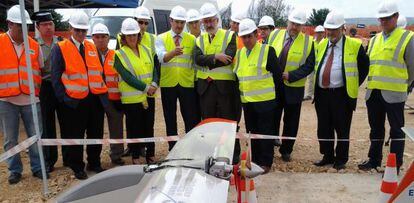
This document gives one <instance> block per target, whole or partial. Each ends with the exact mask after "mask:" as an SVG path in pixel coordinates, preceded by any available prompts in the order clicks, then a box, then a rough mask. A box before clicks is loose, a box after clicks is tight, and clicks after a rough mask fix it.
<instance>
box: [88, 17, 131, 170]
mask: <svg viewBox="0 0 414 203" xmlns="http://www.w3.org/2000/svg"><path fill="white" fill-rule="evenodd" d="M109 35H110V33H109V30H108V27H106V25H104V24H102V23H97V24H95V25H94V26H93V28H92V40H93V43H94V44H95V46H96V49H97V51H98V55H99V59H100V63H101V66H102V67H103V72H104V75H105V83H106V86H107V87H108V99H109V104H108V105H107V106H106V107H105V108H104V109H105V114H106V116H107V118H108V119H107V120H108V128H109V138H111V139H122V138H124V136H123V134H124V122H123V121H124V112H123V110H122V107H121V105H122V104H121V94H120V92H119V89H118V81H119V76H118V73H117V72H116V71H115V69H114V67H113V65H114V56H115V51H114V50H110V49H108V43H109ZM110 148H111V152H110V155H109V156H110V158H111V162H112V164H114V165H118V166H122V165H124V164H125V162H124V161H123V160H122V158H121V156H122V154H123V153H124V146H123V144H111V146H110Z"/></svg>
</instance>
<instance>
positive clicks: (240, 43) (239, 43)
mask: <svg viewBox="0 0 414 203" xmlns="http://www.w3.org/2000/svg"><path fill="white" fill-rule="evenodd" d="M236 44H237V49H242V48H243V47H244V44H243V41H242V39H241V37H239V36H237V37H236Z"/></svg>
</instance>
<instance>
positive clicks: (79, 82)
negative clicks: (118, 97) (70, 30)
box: [57, 39, 108, 99]
mask: <svg viewBox="0 0 414 203" xmlns="http://www.w3.org/2000/svg"><path fill="white" fill-rule="evenodd" d="M57 44H58V46H59V48H60V50H61V52H62V56H63V59H64V63H65V71H64V72H63V74H62V77H61V80H62V83H63V85H64V86H65V89H66V94H67V95H68V96H69V97H70V98H73V99H84V98H85V97H86V96H88V94H89V91H90V92H91V93H92V94H104V93H107V92H108V88H107V87H106V85H105V82H104V80H103V77H102V76H103V68H102V65H101V62H100V61H99V54H98V51H97V50H96V47H95V45H94V44H93V43H92V42H89V41H88V40H84V41H83V45H84V47H85V60H83V58H82V56H81V55H80V53H79V50H78V48H77V47H76V46H75V44H73V42H71V41H70V40H68V39H65V40H63V41H60V42H58V43H57Z"/></svg>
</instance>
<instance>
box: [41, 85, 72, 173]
mask: <svg viewBox="0 0 414 203" xmlns="http://www.w3.org/2000/svg"><path fill="white" fill-rule="evenodd" d="M39 99H40V108H41V112H42V124H43V133H42V138H45V139H56V114H57V118H58V122H59V126H62V125H63V122H62V119H63V118H62V115H61V112H60V110H59V101H58V100H57V98H56V96H55V92H54V91H53V87H52V83H51V82H50V81H46V80H44V81H42V86H41V87H40V94H39ZM60 128H61V129H62V127H60ZM65 149H66V146H63V147H62V153H64V151H65ZM43 153H44V157H45V164H46V166H50V167H53V166H54V165H55V164H56V161H57V159H58V150H57V146H44V147H43ZM65 157H66V156H64V158H65ZM63 162H65V163H66V160H65V159H63Z"/></svg>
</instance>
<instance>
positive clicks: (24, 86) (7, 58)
mask: <svg viewBox="0 0 414 203" xmlns="http://www.w3.org/2000/svg"><path fill="white" fill-rule="evenodd" d="M24 16H25V18H26V23H27V24H32V21H31V20H30V18H29V14H28V13H27V11H25V13H24ZM6 22H7V27H8V30H7V32H6V33H3V34H0V44H1V50H0V52H1V53H0V81H1V82H0V87H1V88H0V98H1V99H0V119H1V120H2V122H3V127H2V129H3V135H4V144H3V148H4V151H8V150H10V149H11V148H13V147H14V146H16V145H18V141H19V119H20V117H21V118H22V120H23V123H24V126H25V129H26V134H27V137H32V136H36V132H35V126H34V120H33V114H32V109H31V100H30V90H29V76H28V68H29V67H27V64H26V53H25V51H24V43H23V37H24V36H23V31H22V19H21V15H20V6H19V5H15V6H13V7H11V8H10V9H9V10H8V11H7V18H6ZM27 37H28V39H29V48H30V52H31V53H30V59H31V64H32V67H31V68H32V71H33V76H32V77H33V82H34V86H35V95H36V99H35V102H36V107H37V108H36V109H37V115H38V118H39V119H38V121H37V122H38V123H39V127H40V133H42V121H41V113H40V105H39V97H38V96H39V91H40V85H41V82H42V77H41V75H40V74H41V73H40V72H41V68H42V67H43V57H42V51H41V48H40V46H39V44H38V43H37V42H36V41H35V40H34V39H32V38H31V37H29V36H27ZM29 156H30V166H31V171H32V173H33V176H34V177H37V178H40V179H41V178H42V172H41V167H40V157H39V151H38V148H37V146H36V145H31V146H30V147H29ZM7 164H8V169H9V172H10V175H9V178H8V182H9V184H16V183H18V182H20V180H21V177H22V172H23V165H22V162H21V160H20V155H19V154H16V155H14V156H12V157H10V158H9V159H7Z"/></svg>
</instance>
